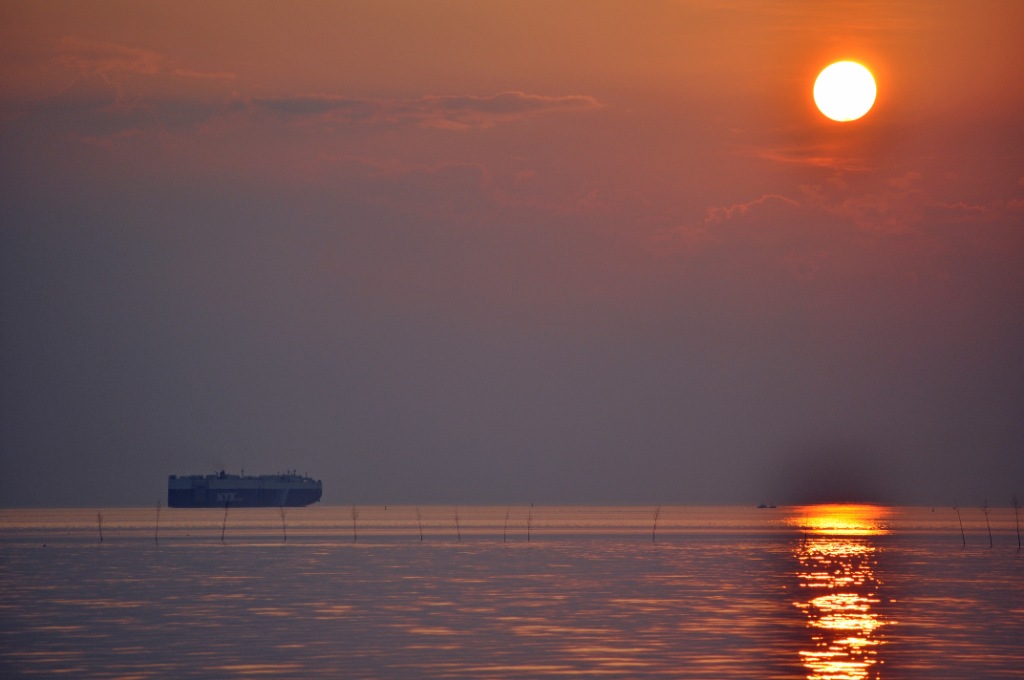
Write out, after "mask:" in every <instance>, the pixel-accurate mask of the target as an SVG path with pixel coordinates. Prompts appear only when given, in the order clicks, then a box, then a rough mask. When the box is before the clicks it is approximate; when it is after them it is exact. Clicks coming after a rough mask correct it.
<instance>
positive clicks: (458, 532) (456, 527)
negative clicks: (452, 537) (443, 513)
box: [455, 508, 462, 541]
mask: <svg viewBox="0 0 1024 680" xmlns="http://www.w3.org/2000/svg"><path fill="white" fill-rule="evenodd" d="M455 534H456V535H457V536H458V537H459V540H460V541H461V540H462V528H461V527H460V526H459V509H458V508H455Z"/></svg>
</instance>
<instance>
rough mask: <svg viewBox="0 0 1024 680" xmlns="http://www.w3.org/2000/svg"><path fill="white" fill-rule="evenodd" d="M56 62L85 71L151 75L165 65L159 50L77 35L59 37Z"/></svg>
mask: <svg viewBox="0 0 1024 680" xmlns="http://www.w3.org/2000/svg"><path fill="white" fill-rule="evenodd" d="M57 62H58V63H61V64H65V65H67V66H71V67H73V68H77V69H79V70H81V71H82V72H83V73H85V74H88V75H99V76H108V75H110V74H114V73H141V74H147V75H152V74H155V73H159V72H160V71H161V70H163V69H164V68H165V67H166V65H167V59H166V58H165V57H164V56H163V55H161V54H160V53H158V52H153V51H151V50H144V49H139V48H135V47H126V46H124V45H118V44H115V43H109V42H99V41H94V40H85V39H83V38H77V37H67V38H64V39H63V40H62V41H61V48H60V52H59V53H58V55H57Z"/></svg>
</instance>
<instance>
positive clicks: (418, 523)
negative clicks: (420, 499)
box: [416, 508, 423, 543]
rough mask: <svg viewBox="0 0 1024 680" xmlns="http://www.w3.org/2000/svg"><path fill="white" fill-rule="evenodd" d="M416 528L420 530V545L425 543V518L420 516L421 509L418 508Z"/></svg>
mask: <svg viewBox="0 0 1024 680" xmlns="http://www.w3.org/2000/svg"><path fill="white" fill-rule="evenodd" d="M416 526H418V527H419V528H420V543H422V542H423V518H422V517H421V516H420V509H419V508H416Z"/></svg>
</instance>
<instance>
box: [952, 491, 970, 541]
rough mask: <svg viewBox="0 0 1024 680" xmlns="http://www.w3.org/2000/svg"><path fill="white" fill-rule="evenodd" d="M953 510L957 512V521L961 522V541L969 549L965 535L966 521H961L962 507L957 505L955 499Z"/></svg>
mask: <svg viewBox="0 0 1024 680" xmlns="http://www.w3.org/2000/svg"><path fill="white" fill-rule="evenodd" d="M953 509H954V510H956V521H957V522H960V540H961V541H963V542H964V547H965V548H966V547H967V536H965V535H964V521H963V520H962V519H960V506H959V505H957V504H956V499H955V498H954V499H953Z"/></svg>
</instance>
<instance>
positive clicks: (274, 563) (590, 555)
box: [0, 506, 1024, 680]
mask: <svg viewBox="0 0 1024 680" xmlns="http://www.w3.org/2000/svg"><path fill="white" fill-rule="evenodd" d="M961 512H962V519H963V524H964V533H963V534H961V531H960V526H959V523H958V521H957V516H956V514H955V513H954V511H953V510H952V509H949V508H937V509H936V510H934V511H932V510H931V509H930V508H879V507H866V506H815V507H805V508H779V509H770V510H769V509H766V510H757V509H748V508H694V507H664V508H662V509H661V510H660V511H657V510H656V509H655V508H636V507H632V508H625V507H588V508H581V507H543V508H542V507H512V508H504V507H502V508H495V507H463V508H446V507H423V508H412V507H395V506H392V507H389V508H383V507H373V508H371V507H364V508H355V509H353V508H345V507H313V508H292V509H288V510H287V511H286V512H284V513H281V512H280V511H279V510H278V509H232V510H229V511H228V512H227V513H225V511H223V510H169V509H163V510H160V511H159V513H158V509H157V508H129V509H112V510H100V511H97V510H81V509H53V510H4V511H0V550H2V553H0V676H2V677H4V678H19V677H33V676H53V675H61V676H64V677H74V678H100V677H102V678H110V677H118V678H165V677H194V678H216V677H252V678H297V677H304V678H307V677H330V678H555V677H558V678H562V677H586V678H590V677H608V678H650V677H667V678H709V679H711V678H715V679H728V678H808V679H836V680H839V679H859V678H891V679H897V678H1021V677H1022V671H1021V669H1024V581H1022V577H1024V554H1022V553H1021V552H1020V551H1019V550H1018V543H1017V541H1018V538H1017V533H1016V521H1015V516H1014V512H1013V509H1012V508H995V509H993V510H992V511H991V513H990V517H989V520H990V524H991V527H992V543H993V547H992V548H989V534H988V529H987V527H986V524H985V517H984V515H983V514H982V513H981V511H980V510H977V509H974V510H968V509H962V510H961ZM158 515H159V516H158ZM655 515H657V517H655ZM158 522H159V523H158ZM101 529H102V535H103V540H102V542H101V541H100V540H99V537H100V530H101ZM965 540H966V543H967V545H966V547H964V546H963V541H965Z"/></svg>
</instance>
